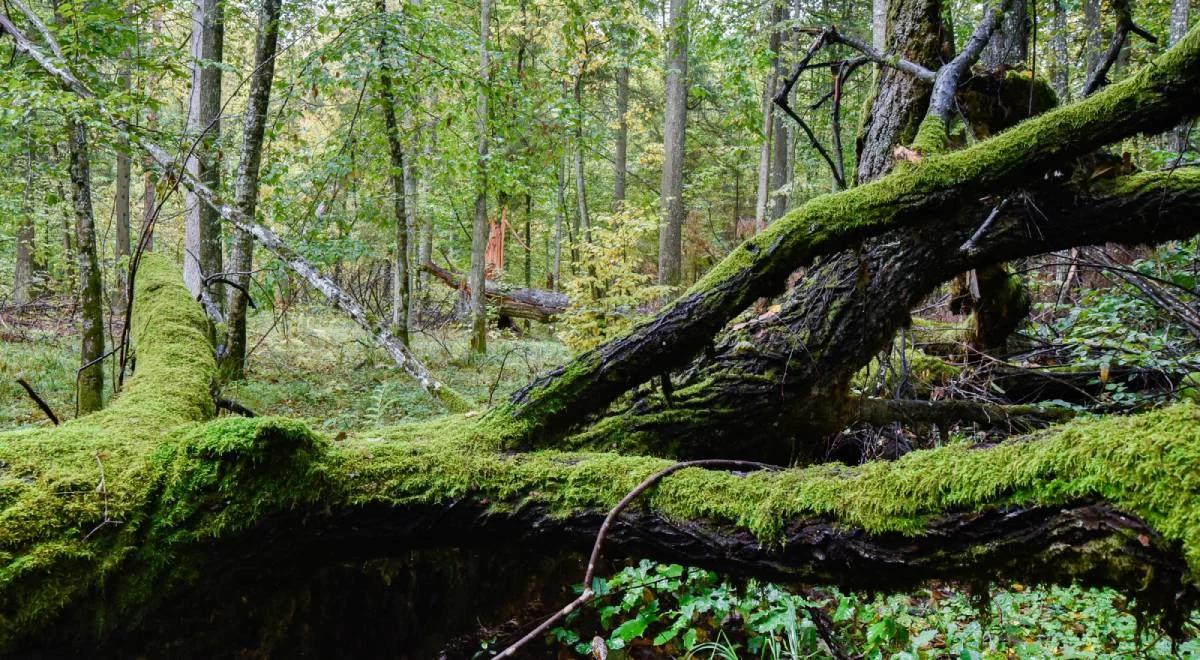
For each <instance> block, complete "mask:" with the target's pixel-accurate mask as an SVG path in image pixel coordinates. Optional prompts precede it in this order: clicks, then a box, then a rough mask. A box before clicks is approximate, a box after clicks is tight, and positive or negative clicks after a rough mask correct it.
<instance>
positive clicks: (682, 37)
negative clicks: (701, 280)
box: [658, 0, 689, 286]
mask: <svg viewBox="0 0 1200 660" xmlns="http://www.w3.org/2000/svg"><path fill="white" fill-rule="evenodd" d="M688 2H689V0H670V5H671V9H670V18H669V19H668V22H667V33H668V37H667V75H666V86H667V106H666V111H665V113H664V114H665V118H664V120H663V176H662V211H663V219H662V223H661V224H660V225H659V233H658V283H659V284H667V285H670V286H677V285H678V284H679V283H680V275H681V269H682V267H683V220H684V215H685V208H684V204H683V151H684V140H685V125H686V123H687V55H688V11H687V10H688Z"/></svg>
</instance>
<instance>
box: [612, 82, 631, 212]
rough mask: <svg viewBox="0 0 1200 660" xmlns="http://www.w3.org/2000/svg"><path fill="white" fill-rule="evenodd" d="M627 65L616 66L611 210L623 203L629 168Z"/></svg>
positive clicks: (617, 209) (615, 209)
mask: <svg viewBox="0 0 1200 660" xmlns="http://www.w3.org/2000/svg"><path fill="white" fill-rule="evenodd" d="M628 114H629V65H628V64H622V65H621V66H619V67H617V135H616V138H615V139H614V143H615V144H614V148H613V210H614V211H619V210H620V209H621V208H622V206H624V204H625V173H626V171H628V169H629V154H628V151H629V118H628Z"/></svg>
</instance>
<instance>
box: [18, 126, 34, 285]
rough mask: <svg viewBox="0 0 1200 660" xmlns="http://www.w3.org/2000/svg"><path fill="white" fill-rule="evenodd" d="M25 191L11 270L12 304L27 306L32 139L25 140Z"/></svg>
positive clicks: (31, 252) (31, 272)
mask: <svg viewBox="0 0 1200 660" xmlns="http://www.w3.org/2000/svg"><path fill="white" fill-rule="evenodd" d="M26 144H27V147H26V149H25V190H24V191H23V192H22V193H21V213H20V215H18V216H17V253H16V259H15V263H14V264H13V265H14V269H13V303H15V304H17V305H27V304H29V302H30V301H31V300H32V299H33V279H34V271H35V270H36V269H37V264H36V258H35V255H34V249H35V248H36V247H37V227H36V226H35V224H34V221H33V202H32V194H33V139H32V137H27V138H26Z"/></svg>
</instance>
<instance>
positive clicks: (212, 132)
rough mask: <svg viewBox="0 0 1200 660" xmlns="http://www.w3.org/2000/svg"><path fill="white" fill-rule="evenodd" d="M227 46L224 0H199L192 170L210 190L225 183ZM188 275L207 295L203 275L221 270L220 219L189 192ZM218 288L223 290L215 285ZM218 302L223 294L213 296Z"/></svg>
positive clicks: (195, 291)
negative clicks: (220, 147) (222, 143)
mask: <svg viewBox="0 0 1200 660" xmlns="http://www.w3.org/2000/svg"><path fill="white" fill-rule="evenodd" d="M224 44H225V19H224V4H223V0H195V5H194V7H193V9H192V46H191V47H192V50H191V54H192V93H191V99H190V101H189V104H188V119H187V128H188V136H189V138H190V139H191V140H192V141H194V142H195V145H194V147H192V149H191V154H190V156H189V157H188V159H187V163H186V167H187V170H188V172H189V173H190V174H191V175H192V176H194V177H196V178H197V179H198V180H199V181H201V182H203V183H204V184H205V185H207V186H208V187H209V189H210V190H219V189H220V187H221V167H220V163H219V162H218V152H217V140H218V138H219V137H220V135H221V119H220V113H221V59H222V52H223V50H224ZM184 253H185V254H184V259H183V279H184V283H186V284H187V287H188V290H189V291H191V293H192V295H193V296H201V295H202V294H203V295H207V294H208V292H207V291H205V286H204V278H206V277H208V276H210V275H215V274H217V273H220V272H221V270H222V266H221V263H222V256H221V217H220V215H219V214H218V213H217V212H216V210H214V209H213V208H212V207H210V206H208V205H207V204H205V203H204V202H202V201H201V200H200V199H199V198H198V197H197V196H196V195H195V194H194V193H192V192H191V191H190V190H189V191H188V194H187V218H186V221H185V229H184ZM212 290H213V291H214V292H217V291H219V289H218V288H217V287H213V289H212ZM212 300H213V301H214V304H217V305H219V304H220V303H221V300H220V298H219V296H217V295H214V296H212Z"/></svg>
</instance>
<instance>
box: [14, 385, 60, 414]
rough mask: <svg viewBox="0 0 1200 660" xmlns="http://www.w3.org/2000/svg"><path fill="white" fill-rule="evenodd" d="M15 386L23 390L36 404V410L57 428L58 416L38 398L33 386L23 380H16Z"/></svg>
mask: <svg viewBox="0 0 1200 660" xmlns="http://www.w3.org/2000/svg"><path fill="white" fill-rule="evenodd" d="M17 384H18V385H20V386H21V387H23V388H24V389H25V393H26V394H28V395H29V398H31V399H33V402H34V403H36V404H37V406H38V408H41V409H42V412H43V413H45V415H46V417H48V418H49V419H50V421H51V422H54V425H55V426H58V425H59V421H58V415H55V414H54V411H53V410H51V409H50V404H48V403H46V400H45V399H43V398H42V397H40V396H38V393H37V392H35V391H34V389H33V386H32V385H30V384H29V382H28V381H26V380H25V379H24V378H18V379H17Z"/></svg>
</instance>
